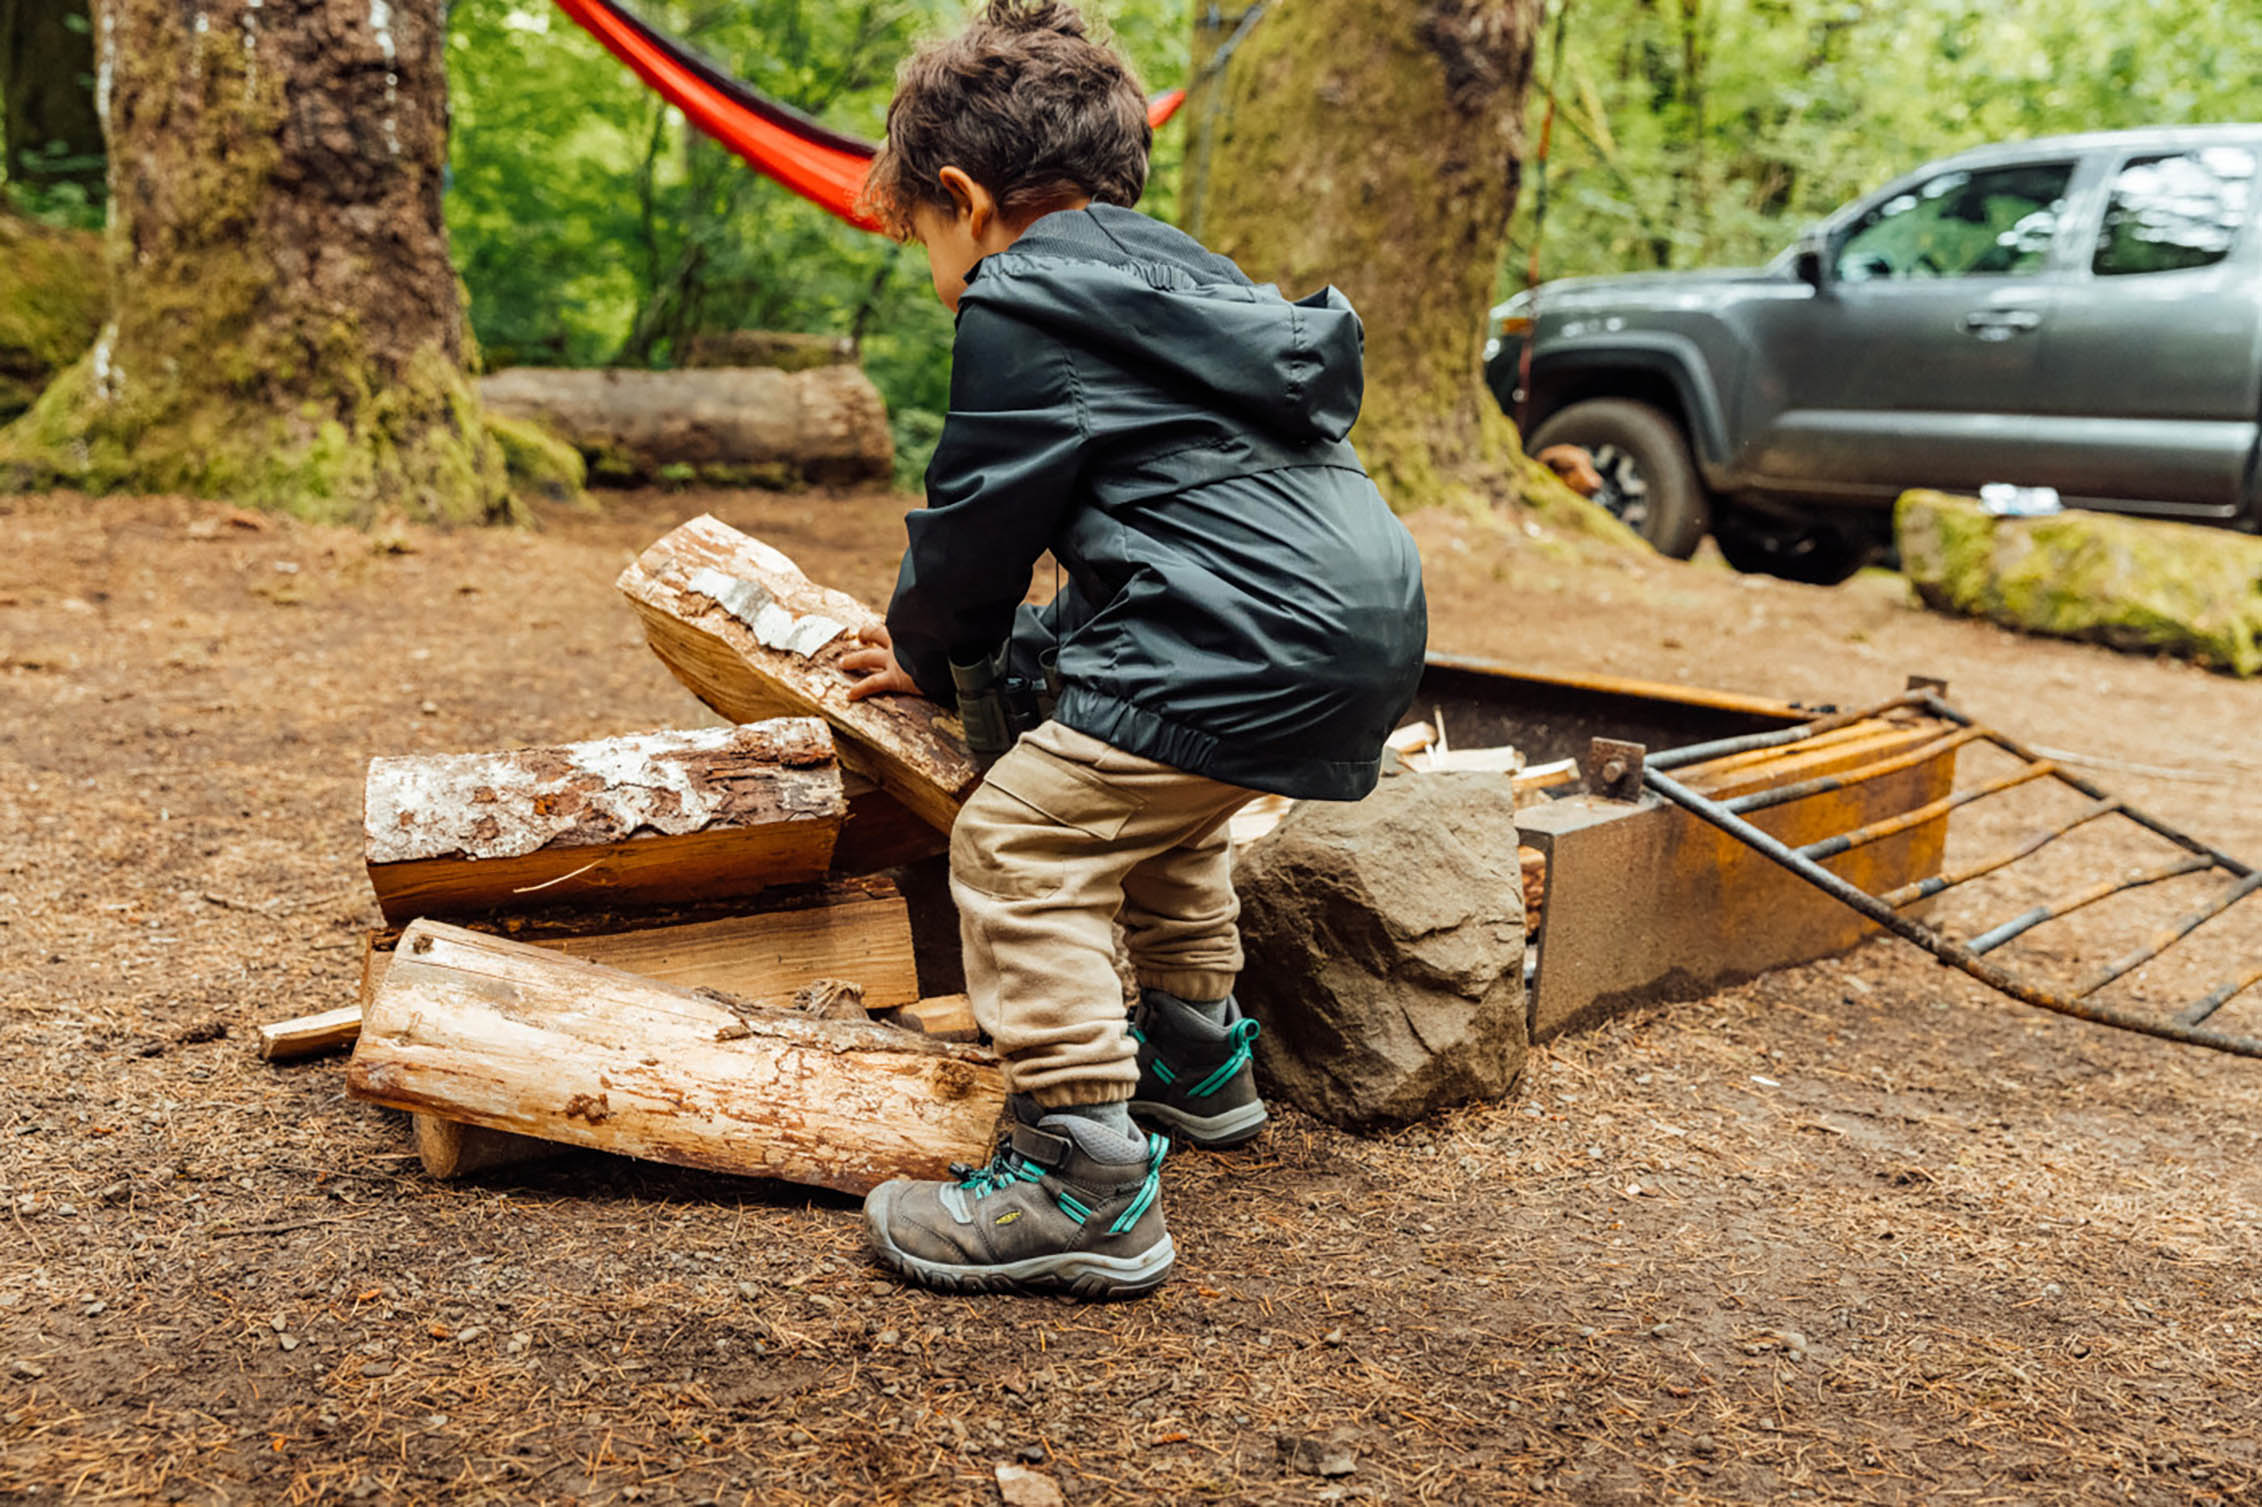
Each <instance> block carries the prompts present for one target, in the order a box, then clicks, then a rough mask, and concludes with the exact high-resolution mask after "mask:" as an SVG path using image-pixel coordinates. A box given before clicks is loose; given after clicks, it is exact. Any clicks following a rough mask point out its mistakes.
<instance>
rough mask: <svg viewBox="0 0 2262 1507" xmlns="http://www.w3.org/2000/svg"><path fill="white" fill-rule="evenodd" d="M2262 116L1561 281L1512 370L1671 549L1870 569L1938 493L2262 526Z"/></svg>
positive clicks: (1989, 156)
mask: <svg viewBox="0 0 2262 1507" xmlns="http://www.w3.org/2000/svg"><path fill="white" fill-rule="evenodd" d="M2258 213H2262V125H2226V126H2205V127H2177V128H2159V129H2148V130H2141V131H2115V132H2100V133H2095V134H2089V135H2081V136H2066V137H2058V138H2054V139H2050V140H2043V141H2029V142H2019V143H2015V144H2007V145H1998V146H1988V147H1982V148H1979V149H1977V150H1975V151H1970V152H1965V153H1962V154H1961V155H1959V156H1955V157H1950V158H1947V159H1945V160H1943V161H1939V162H1934V163H1930V164H1928V165H1927V166H1925V167H1922V168H1919V169H1918V170H1917V171H1915V172H1913V173H1910V174H1909V175H1908V176H1906V177H1904V178H1901V179H1899V180H1897V181H1895V182H1893V183H1891V184H1888V185H1887V186H1886V187H1884V188H1882V189H1880V190H1878V191H1877V192H1876V193H1874V194H1871V195H1869V196H1868V197H1866V198H1862V199H1859V200H1856V201H1855V202H1853V203H1851V204H1849V205H1847V206H1846V207H1845V208H1843V209H1841V210H1839V211H1838V212H1837V213H1836V214H1834V215H1832V216H1830V217H1829V218H1828V219H1827V220H1825V221H1823V222H1822V224H1820V225H1819V226H1817V227H1815V228H1814V229H1813V230H1811V231H1810V232H1808V233H1807V235H1805V236H1804V237H1802V238H1801V239H1800V241H1799V242H1798V244H1797V245H1795V246H1793V247H1791V248H1790V249H1789V250H1786V251H1785V252H1784V253H1783V254H1782V255H1780V256H1778V257H1777V258H1776V259H1775V260H1774V261H1773V262H1771V263H1769V264H1768V265H1767V266H1765V267H1761V268H1756V269H1750V270H1740V271H1705V272H1668V273H1649V274H1643V275H1636V276H1629V277H1596V278H1573V279H1567V280H1564V281H1560V282H1551V283H1545V284H1542V285H1541V286H1540V287H1538V288H1536V289H1534V290H1531V291H1529V292H1526V293H1523V294H1519V295H1518V296H1516V297H1514V298H1511V299H1509V300H1508V301H1507V302H1506V303H1504V304H1502V305H1500V306H1499V307H1498V308H1497V309H1495V310H1493V325H1492V329H1491V331H1490V334H1489V339H1488V341H1487V346H1486V353H1485V362H1486V364H1485V370H1486V377H1487V381H1488V383H1489V384H1490V386H1491V387H1492V390H1493V392H1494V393H1495V394H1496V395H1497V396H1498V397H1499V399H1500V401H1501V404H1502V406H1503V407H1505V408H1506V409H1507V411H1508V413H1509V416H1510V417H1512V418H1514V419H1515V420H1516V421H1517V423H1518V424H1519V426H1520V427H1521V428H1522V429H1523V432H1524V433H1525V434H1526V435H1527V436H1529V443H1530V445H1531V448H1533V449H1534V450H1538V449H1541V448H1544V447H1545V446H1548V445H1553V444H1573V445H1579V446H1583V447H1584V448H1585V449H1586V450H1588V451H1589V452H1590V453H1591V454H1592V455H1593V457H1594V459H1595V464H1596V469H1597V470H1598V471H1599V472H1600V473H1601V475H1602V479H1603V483H1604V485H1603V489H1602V491H1601V493H1600V494H1598V497H1597V500H1598V501H1600V502H1602V503H1603V504H1604V505H1605V506H1607V507H1609V508H1610V509H1611V510H1612V511H1613V512H1616V513H1617V514H1618V515H1619V516H1620V517H1621V518H1623V519H1624V520H1625V521H1626V522H1627V523H1628V524H1630V525H1632V526H1633V527H1634V528H1636V529H1637V530H1639V531H1640V532H1641V533H1642V534H1643V535H1644V536H1645V537H1647V538H1648V539H1649V541H1650V542H1651V543H1652V544H1653V545H1655V546H1656V547H1657V548H1658V549H1659V550H1661V551H1662V552H1664V553H1665V554H1668V555H1673V556H1677V557H1680V558H1684V559H1685V558H1687V557H1688V556H1689V555H1690V554H1692V553H1694V552H1695V550H1696V548H1697V546H1698V545H1699V544H1700V543H1702V542H1703V540H1704V538H1705V535H1706V534H1707V533H1710V534H1711V535H1712V536H1713V537H1714V539H1715V540H1716V541H1717V542H1718V544H1719V546H1720V548H1721V551H1722V553H1723V554H1725V555H1726V556H1727V558H1728V560H1729V562H1730V563H1731V564H1733V565H1735V566H1736V567H1738V568H1739V569H1744V570H1764V571H1770V572H1773V573H1775V574H1778V575H1784V576H1789V577H1791V578H1793V579H1797V580H1807V581H1815V582H1822V583H1829V582H1834V581H1838V580H1843V579H1844V578H1845V577H1846V576H1848V575H1850V574H1852V573H1853V572H1854V571H1855V570H1856V569H1858V568H1859V567H1860V566H1861V565H1862V564H1863V563H1864V562H1865V561H1867V560H1869V559H1871V558H1873V557H1874V555H1875V554H1876V552H1877V551H1878V550H1879V549H1880V548H1881V547H1884V546H1887V545H1889V543H1890V537H1891V507H1892V503H1893V499H1894V498H1896V497H1897V496H1899V495H1900V493H1901V492H1902V491H1903V490H1905V489H1907V488H1910V487H1939V488H1945V489H1950V490H1965V491H1968V490H1972V489H1976V488H1978V487H1981V486H1985V485H1987V484H1989V483H2010V484H2013V485H2016V486H2020V487H2036V488H2042V487H2047V488H2053V489H2055V490H2056V491H2057V493H2058V494H2059V497H2060V499H2061V500H2062V502H2063V503H2064V504H2065V505H2066V506H2069V507H2088V508H2104V509H2110V510H2112V511H2116V512H2125V513H2139V514H2147V515H2151V516H2154V517H2160V518H2176V519H2182V520H2185V521H2188V522H2197V523H2214V524H2222V525H2226V526H2229V527H2233V528H2240V529H2247V530H2254V529H2256V528H2257V527H2258V526H2262V483H2258V480H2257V475H2256V456H2257V450H2256V444H2257V439H2258V437H2262V234H2258V233H2257V231H2256V227H2255V221H2256V218H2257V216H2258Z"/></svg>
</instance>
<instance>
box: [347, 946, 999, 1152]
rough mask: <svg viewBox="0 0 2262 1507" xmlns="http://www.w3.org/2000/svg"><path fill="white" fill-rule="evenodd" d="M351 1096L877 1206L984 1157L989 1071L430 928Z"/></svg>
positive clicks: (402, 950)
mask: <svg viewBox="0 0 2262 1507" xmlns="http://www.w3.org/2000/svg"><path fill="white" fill-rule="evenodd" d="M346 1081H347V1089H348V1091H349V1092H350V1093H351V1094H353V1095H354V1096H355V1097H357V1098H361V1099H366V1100H370V1101H372V1102H375V1103H379V1104H389V1105H392V1106H393V1107H395V1108H399V1109H407V1110H411V1111H415V1112H418V1113H424V1114H433V1115H438V1116H441V1117H442V1118H445V1119H447V1120H450V1121H454V1122H458V1123H462V1124H467V1125H479V1126H485V1127H487V1128H489V1129H493V1130H506V1131H510V1132H513V1133H515V1134H519V1135H532V1136H538V1137H541V1138H543V1139H545V1140H555V1141H564V1142H568V1143H570V1144H573V1145H579V1146H588V1147H593V1148H595V1149H597V1150H600V1151H609V1152H615V1153H618V1154H621V1155H625V1156H637V1157H645V1158H648V1159H651V1160H653V1161H661V1162H672V1163H676V1164H678V1165H681V1166H689V1167H704V1168H708V1169H711V1170H714V1171H719V1172H733V1173H742V1174H746V1175H750V1176H759V1177H776V1178H784V1179H786V1180H788V1181H792V1182H801V1183H811V1184H815V1185H817V1186H820V1187H827V1188H835V1189H839V1190H841V1191H843V1192H849V1193H862V1192H865V1191H867V1190H869V1189H870V1188H872V1187H874V1186H876V1185H877V1184H878V1183H880V1182H882V1181H884V1180H886V1179H887V1178H890V1177H897V1176H911V1177H940V1176H943V1175H944V1174H945V1172H946V1171H947V1169H948V1168H949V1165H950V1164H951V1163H952V1162H956V1161H980V1160H981V1159H982V1158H983V1156H984V1155H985V1154H986V1153H987V1150H988V1148H989V1144H990V1139H991V1136H992V1134H993V1133H994V1131H995V1128H996V1125H997V1121H998V1117H999V1115H1000V1114H1001V1113H1002V1111H1003V1108H1004V1104H1005V1082H1004V1077H1003V1075H1002V1074H1001V1073H1000V1072H999V1070H998V1068H997V1065H996V1063H995V1061H994V1059H992V1058H991V1057H990V1056H989V1055H988V1054H987V1053H985V1052H982V1051H980V1050H979V1049H976V1048H971V1047H963V1046H951V1045H946V1044H943V1043H939V1042H934V1041H928V1040H924V1039H921V1038H920V1037H917V1036H914V1035H911V1034H910V1033H908V1032H905V1031H899V1030H896V1029H894V1028H893V1027H890V1026H884V1025H877V1024H869V1023H863V1022H850V1021H831V1020H817V1019H812V1018H811V1017H809V1016H806V1015H802V1014H797V1013H795V1012H792V1011H785V1010H768V1009H760V1008H751V1007H744V1006H738V1007H734V1006H733V1005H732V1004H729V1003H726V1002H723V1001H720V1000H717V999H713V998H709V997H707V996H704V995H701V994H697V993H693V992H690V991H687V990H682V989H675V988H671V987H669V986H667V985H664V984H658V983H654V982H652V981H651V980H649V979H643V978H638V977H637V976H636V975H634V974H629V973H623V972H620V971H618V970H616V969H611V968H604V967H600V966H598V965H597V964H594V963H588V962H584V961H582V960H581V959H578V958H570V957H561V956H559V955H558V954H556V953H554V952H550V951H546V950H544V949H542V948H539V947H532V946H528V945H526V944H524V943H519V942H509V941H505V940H503V939H501V938H499V937H490V936H482V935H480V934H479V933H477V932H473V931H467V930H464V929H463V928H461V927H455V926H449V925H447V924H445V923H443V922H436V921H419V922H417V923H416V924H415V925H413V926H411V927H409V928H408V930H407V931H406V932H405V933H404V934H403V935H402V938H401V945H400V947H399V948H398V949H396V951H395V955H394V959H393V964H392V967H391V968H390V969H389V970H387V972H386V975H385V979H384V982H383V983H382V984H381V985H379V987H378V990H377V996H376V998H375V1000H373V1001H372V1002H371V1004H370V1006H369V1010H368V1013H367V1016H366V1018H365V1020H364V1022H363V1026H362V1034H361V1041H360V1043H359V1045H358V1046H356V1048H355V1049H354V1057H353V1063H352V1066H351V1068H350V1069H349V1071H348V1074H347V1080H346Z"/></svg>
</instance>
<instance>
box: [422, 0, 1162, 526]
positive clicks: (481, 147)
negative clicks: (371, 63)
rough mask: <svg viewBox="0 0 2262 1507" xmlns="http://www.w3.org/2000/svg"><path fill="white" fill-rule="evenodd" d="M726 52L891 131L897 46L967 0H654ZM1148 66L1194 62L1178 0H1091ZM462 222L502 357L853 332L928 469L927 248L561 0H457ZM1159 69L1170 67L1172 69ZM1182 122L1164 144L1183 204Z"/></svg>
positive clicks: (942, 393)
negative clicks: (676, 86) (716, 141)
mask: <svg viewBox="0 0 2262 1507" xmlns="http://www.w3.org/2000/svg"><path fill="white" fill-rule="evenodd" d="M638 8H639V11H640V12H641V13H642V14H645V15H647V16H649V17H650V18H651V19H652V20H653V21H654V23H655V24H657V25H660V26H662V27H665V28H666V29H668V30H669V31H671V32H672V33H674V34H675V35H676V36H678V37H681V38H683V39H684V40H686V41H688V42H690V43H692V44H693V45H694V46H696V47H697V48H698V49H699V50H700V51H702V52H703V53H705V54H706V55H707V56H708V57H710V58H712V59H713V60H714V61H715V62H717V63H719V64H720V65H722V66H723V67H725V68H727V69H729V70H730V71H731V72H733V73H735V74H736V75H737V76H738V77H739V78H742V79H744V80H746V81H747V82H748V83H750V84H752V85H753V86H754V87H756V88H758V89H761V90H763V91H764V92H765V93H768V94H770V95H772V96H774V97H776V98H778V99H781V100H783V101H785V102H786V103H788V104H791V105H794V106H796V107H798V108H800V109H802V110H804V111H806V112H807V113H809V114H811V115H814V116H817V117H819V118H820V119H822V120H824V121H825V122H826V123H827V124H828V125H831V126H834V127H835V128H837V129H840V130H845V131H851V132H855V133H857V134H859V135H862V136H865V137H867V138H871V139H877V138H878V137H879V136H880V134H881V132H882V129H883V126H884V122H885V117H886V111H887V101H888V95H889V92H890V89H891V87H892V85H893V81H894V73H895V65H896V63H897V62H898V61H899V60H900V59H901V58H902V57H903V55H904V53H905V52H906V51H908V50H909V48H910V47H911V46H912V45H913V43H914V42H915V41H916V40H917V38H918V37H919V36H921V35H922V34H924V33H926V32H929V31H932V30H936V29H940V28H943V27H945V26H948V25H950V24H952V23H954V22H955V21H956V19H957V18H958V17H960V16H961V15H963V13H964V12H963V9H962V7H961V6H960V5H959V4H958V3H956V0H728V3H706V4H699V3H684V0H640V3H639V6H638ZM1091 9H1093V10H1094V11H1095V12H1097V13H1098V14H1100V15H1102V16H1109V17H1111V19H1113V20H1114V22H1115V24H1116V34H1117V36H1118V38H1119V39H1120V40H1121V42H1122V44H1123V45H1124V47H1125V49H1126V50H1127V51H1128V52H1129V53H1130V54H1131V56H1132V58H1133V61H1134V62H1135V63H1136V64H1137V65H1138V66H1139V68H1140V70H1141V75H1142V77H1143V78H1145V79H1149V80H1159V81H1165V82H1169V83H1175V82H1176V81H1177V80H1178V79H1179V78H1180V77H1181V76H1182V75H1183V74H1184V72H1185V67H1186V61H1185V60H1186V52H1187V35H1186V31H1187V28H1186V26H1185V25H1184V24H1183V18H1182V16H1181V15H1180V14H1179V11H1180V7H1178V6H1177V5H1165V4H1154V3H1126V4H1121V5H1116V6H1112V7H1111V6H1108V5H1104V4H1103V5H1095V6H1093V7H1091ZM449 24H450V30H451V35H450V38H449V43H450V47H449V59H450V70H449V82H450V89H451V95H452V100H453V105H454V110H455V131H454V136H453V144H452V147H451V150H450V157H451V163H450V166H451V171H452V180H453V181H452V183H451V185H450V189H449V193H448V199H447V205H448V229H449V233H450V235H451V237H452V239H453V242H454V246H455V256H456V261H457V264H458V266H460V267H461V268H462V270H463V276H464V281H465V284H466V286H467V287H468V288H469V289H470V291H471V319H472V327H473V330H474V332H475V333H476V334H477V336H478V338H479V341H480V345H481V347H482V349H483V350H484V352H485V356H486V360H487V363H488V365H489V366H491V367H493V366H505V365H515V364H537V365H575V366H588V365H603V364H612V363H620V364H625V365H634V366H664V365H667V364H669V362H670V361H671V360H672V359H673V358H674V356H675V354H676V353H677V352H678V351H679V350H680V349H682V348H683V346H684V345H685V343H686V341H687V340H688V339H689V337H691V336H694V335H697V334H700V333H703V332H711V331H720V330H731V329H764V330H791V331H804V332H810V333H822V334H846V335H854V336H856V337H857V338H858V339H859V341H860V348H861V352H862V357H863V362H864V367H865V369H866V370H867V371H868V372H869V373H870V374H871V376H872V378H873V380H874V382H875V383H877V384H878V386H879V388H880V390H881V392H882V393H883V394H884V395H885V396H886V398H887V400H888V408H889V412H890V414H891V416H892V419H893V422H894V425H895V430H896V442H897V449H898V451H899V452H900V470H901V471H902V473H903V475H904V478H905V479H906V480H911V481H915V480H916V478H917V476H918V474H919V472H920V471H921V470H923V469H924V466H925V460H926V455H927V453H928V451H929V450H931V449H932V448H933V444H934V438H935V435H936V434H937V432H939V430H940V428H941V423H942V418H941V415H942V411H943V409H944V407H945V406H946V404H947V402H948V397H949V383H950V335H951V323H950V315H949V314H948V313H947V312H946V311H945V310H944V309H943V307H942V305H941V304H940V303H939V302H938V301H937V300H936V298H935V295H934V290H933V288H932V286H931V285H930V283H929V281H928V277H927V264H926V259H925V257H924V256H923V255H922V254H921V253H920V252H919V250H918V248H917V247H899V246H896V245H895V244H893V243H892V242H890V241H887V240H885V239H883V238H881V237H879V236H874V235H869V234H867V233H865V232H863V231H860V230H856V229H854V228H853V227H850V226H848V225H844V224H842V223H840V222H839V221H837V220H835V219H833V218H832V217H831V216H829V215H827V214H825V213H824V212H823V211H821V210H818V209H816V208H814V207H812V206H810V205H808V204H805V203H803V202H802V201H801V200H800V199H798V198H796V197H794V196H793V195H792V194H789V193H787V192H786V191H785V190H784V189H782V188H779V187H778V186H777V185H775V184H773V183H771V182H769V181H768V180H767V179H764V178H762V177H760V176H758V175H756V174H755V173H753V172H752V171H751V170H749V169H748V168H747V167H746V166H745V165H744V164H743V163H741V162H739V161H738V160H737V159H736V158H734V157H732V156H730V155H729V154H728V153H726V152H724V151H722V150H721V149H720V148H718V147H716V146H715V145H713V144H712V143H711V142H709V141H707V140H706V139H705V138H704V137H701V136H700V135H698V134H697V133H696V132H693V131H689V130H687V129H686V127H685V126H684V124H683V122H682V120H681V118H680V117H678V116H677V115H676V114H675V112H674V111H672V110H669V109H667V108H666V107H664V106H663V105H662V104H661V103H660V101H659V99H658V98H657V97H656V96H654V95H653V94H652V93H650V92H649V91H648V90H647V89H646V88H645V87H644V86H643V84H642V83H641V82H639V81H638V80H637V79H636V78H635V77H634V75H632V74H630V73H629V71H628V70H627V69H626V68H624V67H622V66H621V65H620V64H619V63H618V62H616V61H614V60H613V58H612V57H611V56H610V55H609V54H607V53H605V52H604V51H603V50H602V49H600V48H599V47H598V46H597V44H596V43H595V42H594V41H592V40H590V38H588V37H587V36H586V35H584V34H583V33H582V32H581V31H580V30H579V29H578V28H576V27H575V26H573V24H572V23H571V22H569V21H567V20H566V19H565V18H564V17H563V16H562V15H560V14H558V13H557V12H556V11H555V10H553V9H551V8H550V7H549V6H548V5H547V4H545V3H543V0H457V4H456V5H455V7H454V10H453V12H452V13H451V16H450V23H449ZM1157 87H1160V84H1158V85H1157ZM1175 160H1176V147H1175V143H1171V144H1168V145H1167V149H1166V150H1165V151H1164V152H1160V153H1158V160H1157V163H1156V168H1157V177H1158V179H1159V180H1160V181H1159V182H1158V184H1157V190H1158V192H1157V193H1156V194H1155V195H1154V196H1152V197H1151V198H1150V201H1149V207H1150V208H1157V207H1159V208H1160V209H1161V210H1162V211H1163V212H1167V211H1168V208H1169V202H1168V200H1169V194H1168V190H1169V186H1170V184H1171V183H1172V182H1174V181H1175V177H1176V174H1175V171H1174V168H1173V165H1174V163H1175Z"/></svg>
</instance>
